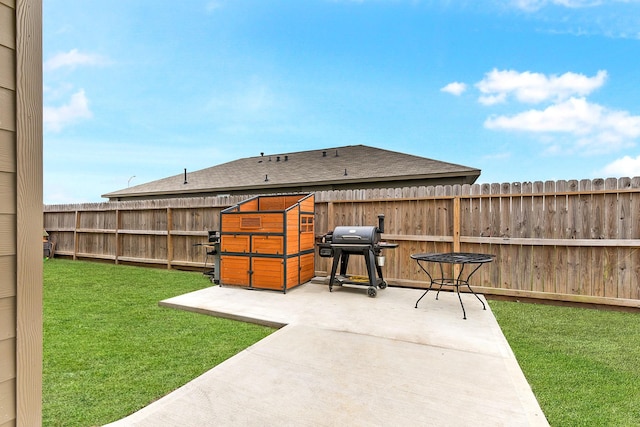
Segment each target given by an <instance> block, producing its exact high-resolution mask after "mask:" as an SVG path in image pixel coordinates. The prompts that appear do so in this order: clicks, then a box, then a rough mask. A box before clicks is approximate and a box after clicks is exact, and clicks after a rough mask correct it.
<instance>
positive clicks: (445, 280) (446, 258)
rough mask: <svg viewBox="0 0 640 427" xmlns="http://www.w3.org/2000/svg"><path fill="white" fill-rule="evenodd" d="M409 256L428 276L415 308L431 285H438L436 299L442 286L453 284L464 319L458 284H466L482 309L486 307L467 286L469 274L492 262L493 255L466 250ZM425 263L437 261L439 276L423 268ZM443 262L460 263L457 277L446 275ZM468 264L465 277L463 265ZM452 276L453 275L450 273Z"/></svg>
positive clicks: (465, 314)
mask: <svg viewBox="0 0 640 427" xmlns="http://www.w3.org/2000/svg"><path fill="white" fill-rule="evenodd" d="M411 258H413V259H415V260H416V262H417V263H418V265H419V266H420V268H421V269H422V271H424V272H425V273H426V275H427V276H428V277H429V288H427V290H426V291H424V293H423V294H422V296H421V297H420V298H418V301H416V306H415V308H418V303H419V302H420V300H421V299H422V298H423V297H424V296H425V295H426V294H427V292H429V291H430V290H432V289H433V285H440V288H439V289H438V293H436V299H438V295H440V290H441V289H442V286H445V285H447V286H454V287H455V288H456V292H457V293H458V300H460V306H461V307H462V318H463V319H465V320H466V318H467V313H466V311H465V310H464V304H463V303H462V298H461V297H460V286H466V287H467V288H469V290H470V291H471V293H472V294H473V295H475V297H476V298H477V299H478V301H480V303H481V304H482V309H483V310H486V309H487V307H486V306H485V305H484V302H483V301H482V300H481V299H480V297H479V296H478V295H477V294H476V293H475V292H474V291H473V289H471V286H469V280H470V279H471V276H473V274H474V273H475V272H476V271H478V269H479V268H480V267H482V265H483V264H486V263H489V262H492V261H493V260H494V259H495V255H488V254H475V253H467V252H449V253H421V254H412V255H411ZM426 263H437V264H438V265H439V266H440V277H433V276H432V275H431V274H429V271H428V270H427V269H426V268H425V265H426ZM443 264H458V265H460V272H459V273H458V276H457V277H446V276H445V274H444V268H443ZM467 265H470V266H471V267H472V268H473V269H472V270H471V272H469V273H468V274H467V275H466V277H465V267H466V266H467ZM452 276H453V275H452Z"/></svg>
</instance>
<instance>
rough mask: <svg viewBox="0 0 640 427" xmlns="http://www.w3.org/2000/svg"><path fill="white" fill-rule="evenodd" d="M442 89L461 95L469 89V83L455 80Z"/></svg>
mask: <svg viewBox="0 0 640 427" xmlns="http://www.w3.org/2000/svg"><path fill="white" fill-rule="evenodd" d="M440 90H441V91H442V92H447V93H450V94H452V95H455V96H460V95H462V93H463V92H464V91H465V90H467V85H466V84H464V83H460V82H453V83H449V84H448V85H446V86H445V87H443V88H442V89H440Z"/></svg>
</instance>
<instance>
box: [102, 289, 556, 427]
mask: <svg viewBox="0 0 640 427" xmlns="http://www.w3.org/2000/svg"><path fill="white" fill-rule="evenodd" d="M422 292H423V291H420V290H415V289H401V288H387V289H384V290H379V291H378V296H377V297H376V298H369V297H367V296H366V287H360V286H355V287H346V286H345V287H338V288H334V291H333V292H329V290H328V287H327V286H326V285H324V284H318V283H307V284H304V285H302V286H299V287H297V288H295V289H293V290H290V291H288V292H287V293H286V294H283V293H279V292H272V291H251V290H247V289H242V288H235V287H212V288H207V289H203V290H200V291H196V292H193V293H190V294H186V295H182V296H178V297H175V298H171V299H168V300H165V301H162V302H161V303H160V304H161V305H163V306H167V307H173V308H178V309H184V310H192V311H197V312H201V313H206V314H210V315H213V316H221V317H228V318H234V319H240V320H248V321H253V322H257V323H262V324H268V325H274V326H282V327H281V329H279V330H278V331H277V332H275V333H273V334H272V335H270V336H269V337H267V338H266V339H264V340H262V341H260V342H258V343H256V344H255V345H253V346H251V347H249V348H248V349H246V350H245V351H242V352H241V353H239V354H238V355H236V356H234V357H232V358H231V359H229V360H227V361H225V362H223V363H222V364H220V365H218V366H216V367H215V368H213V369H211V370H210V371H208V372H206V373H205V374H203V375H202V376H200V377H198V378H196V379H194V380H193V381H191V382H190V383H188V384H186V385H185V386H184V387H181V388H180V389H178V390H176V391H174V392H172V393H170V394H169V395H167V396H165V397H163V398H162V399H160V400H158V401H156V402H154V403H152V404H151V405H149V406H147V407H146V408H144V409H142V410H140V411H138V412H136V413H134V414H133V415H131V416H129V417H127V418H124V419H122V420H120V421H117V422H115V423H112V424H109V426H112V427H122V426H145V427H146V426H148V427H160V426H185V427H190V426H193V427H195V426H198V427H202V426H470V425H473V426H547V425H548V423H547V421H546V419H545V417H544V414H543V413H542V411H541V410H540V407H539V405H538V403H537V401H536V399H535V397H534V395H533V393H532V392H531V388H530V387H529V385H528V383H527V381H526V379H525V377H524V375H523V374H522V371H521V370H520V367H519V366H518V363H517V361H516V360H515V357H514V355H513V353H512V351H511V349H510V347H509V345H508V343H507V341H506V339H505V338H504V335H503V334H502V331H501V330H500V328H499V326H498V324H497V322H496V320H495V318H494V316H493V314H492V313H491V311H490V308H489V306H488V305H487V310H486V311H483V310H482V305H481V304H480V302H479V301H478V300H477V299H476V298H475V297H473V295H462V298H463V301H464V302H465V308H466V311H467V319H468V320H463V319H462V310H461V308H460V303H459V301H458V298H457V296H456V294H454V293H449V292H443V293H440V299H439V300H435V293H433V294H432V293H431V292H430V293H429V294H427V296H425V297H424V298H423V299H422V301H421V302H420V306H419V308H418V309H415V308H414V305H415V301H416V300H417V299H418V298H419V297H420V295H422ZM483 300H484V299H483ZM203 351H206V343H203Z"/></svg>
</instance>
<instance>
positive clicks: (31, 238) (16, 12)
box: [0, 0, 42, 426]
mask: <svg viewBox="0 0 640 427" xmlns="http://www.w3.org/2000/svg"><path fill="white" fill-rule="evenodd" d="M16 23H18V24H16ZM41 221H42V1H41V0H0V426H5V425H7V426H10V425H16V426H38V425H41V423H42V421H41V419H42V416H41V412H42V411H41V409H42V404H41V400H42V391H41V390H42V314H41V313H42V268H41V262H42V260H41V252H40V245H41V243H40V239H41V233H42V230H41V225H40V224H41Z"/></svg>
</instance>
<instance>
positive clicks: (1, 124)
mask: <svg viewBox="0 0 640 427" xmlns="http://www.w3.org/2000/svg"><path fill="white" fill-rule="evenodd" d="M14 16H15V9H14V7H13V5H12V4H8V2H7V1H6V0H0V425H5V424H7V423H9V425H11V424H13V423H14V422H15V418H16V409H15V408H16V302H15V301H16V238H15V236H16V227H15V224H16V197H15V189H16V186H15V181H16V144H15V101H14V100H15V82H16V73H15V68H16V67H15V31H14V25H13V23H14Z"/></svg>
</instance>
